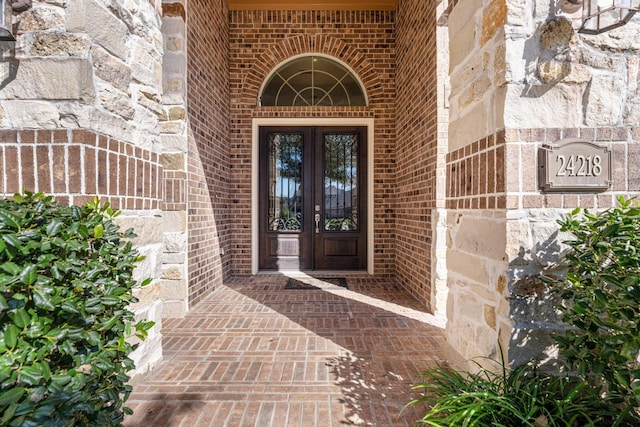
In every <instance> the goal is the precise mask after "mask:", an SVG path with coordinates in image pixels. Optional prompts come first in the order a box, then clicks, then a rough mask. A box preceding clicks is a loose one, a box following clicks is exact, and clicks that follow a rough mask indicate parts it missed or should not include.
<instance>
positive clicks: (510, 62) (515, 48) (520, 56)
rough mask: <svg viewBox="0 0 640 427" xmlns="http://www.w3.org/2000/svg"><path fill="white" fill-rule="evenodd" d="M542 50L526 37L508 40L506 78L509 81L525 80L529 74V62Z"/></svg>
mask: <svg viewBox="0 0 640 427" xmlns="http://www.w3.org/2000/svg"><path fill="white" fill-rule="evenodd" d="M539 56H540V52H539V50H538V49H537V48H535V47H531V43H527V40H525V39H516V40H508V41H507V42H506V45H505V59H504V61H505V67H506V68H505V78H506V80H507V81H509V82H523V81H525V79H526V77H527V76H528V75H529V69H528V67H529V66H530V65H529V64H530V63H531V62H532V61H534V60H535V59H536V58H539Z"/></svg>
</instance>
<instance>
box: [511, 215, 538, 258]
mask: <svg viewBox="0 0 640 427" xmlns="http://www.w3.org/2000/svg"><path fill="white" fill-rule="evenodd" d="M505 235H506V239H507V241H506V244H505V247H506V253H507V260H508V261H509V264H510V265H512V266H513V265H526V264H528V263H529V261H530V260H531V247H532V246H533V242H532V238H531V229H530V227H529V223H528V222H527V221H509V222H508V223H507V225H506V232H505Z"/></svg>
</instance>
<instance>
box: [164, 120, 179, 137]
mask: <svg viewBox="0 0 640 427" xmlns="http://www.w3.org/2000/svg"><path fill="white" fill-rule="evenodd" d="M184 126H185V122H184V121H182V120H176V121H171V122H160V132H162V133H169V134H181V133H182V132H183V131H184Z"/></svg>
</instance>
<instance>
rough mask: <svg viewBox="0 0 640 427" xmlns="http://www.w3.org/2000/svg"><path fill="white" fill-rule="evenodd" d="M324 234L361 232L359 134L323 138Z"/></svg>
mask: <svg viewBox="0 0 640 427" xmlns="http://www.w3.org/2000/svg"><path fill="white" fill-rule="evenodd" d="M323 138H324V179H323V181H324V189H323V190H324V230H325V231H335V232H340V231H356V230H358V134H357V133H353V134H348V133H336V134H331V133H328V134H324V135H323Z"/></svg>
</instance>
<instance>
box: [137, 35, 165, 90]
mask: <svg viewBox="0 0 640 427" xmlns="http://www.w3.org/2000/svg"><path fill="white" fill-rule="evenodd" d="M135 40H136V41H137V43H132V46H131V74H132V77H133V78H134V79H136V80H137V81H139V82H141V83H142V84H144V85H148V86H151V87H155V86H159V85H160V84H161V82H162V75H160V76H157V75H156V74H157V73H156V66H157V67H158V68H159V69H160V73H162V57H161V56H160V53H159V52H156V51H155V50H154V49H153V47H151V46H149V45H148V44H146V43H143V42H142V39H140V38H139V37H136V38H135ZM158 77H159V78H158Z"/></svg>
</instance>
